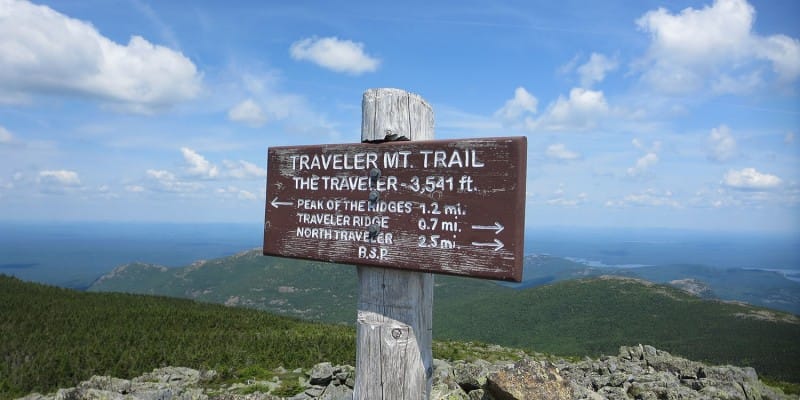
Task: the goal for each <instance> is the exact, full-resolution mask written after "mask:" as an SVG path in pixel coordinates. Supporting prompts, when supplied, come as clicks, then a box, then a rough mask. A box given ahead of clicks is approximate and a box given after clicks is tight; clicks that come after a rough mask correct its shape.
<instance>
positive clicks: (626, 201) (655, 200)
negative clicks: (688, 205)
mask: <svg viewBox="0 0 800 400" xmlns="http://www.w3.org/2000/svg"><path fill="white" fill-rule="evenodd" d="M605 206H606V207H621V208H624V207H643V206H645V207H673V208H678V207H681V203H680V202H678V201H677V200H675V199H674V198H673V194H672V191H669V190H657V189H647V190H644V191H642V192H639V193H632V194H629V195H627V196H625V197H623V198H622V199H619V200H608V201H606V204H605Z"/></svg>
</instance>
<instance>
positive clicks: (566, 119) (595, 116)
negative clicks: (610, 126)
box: [525, 88, 609, 131]
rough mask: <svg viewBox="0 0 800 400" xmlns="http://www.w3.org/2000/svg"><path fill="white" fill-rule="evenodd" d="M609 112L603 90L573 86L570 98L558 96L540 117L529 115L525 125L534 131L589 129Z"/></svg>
mask: <svg viewBox="0 0 800 400" xmlns="http://www.w3.org/2000/svg"><path fill="white" fill-rule="evenodd" d="M608 112H609V107H608V103H607V102H606V99H605V96H603V92H602V91H595V90H589V89H583V88H573V89H572V90H570V92H569V98H565V97H564V96H558V100H556V101H555V102H553V103H551V104H550V105H549V106H548V107H547V110H545V112H544V114H543V115H542V116H541V117H540V118H538V119H533V118H530V117H529V118H527V119H526V121H525V125H526V127H527V128H528V129H529V130H532V131H535V130H539V129H543V130H549V131H565V130H578V131H581V130H588V129H592V128H594V127H596V126H597V123H598V120H599V119H600V118H602V117H604V116H605V115H607V114H608Z"/></svg>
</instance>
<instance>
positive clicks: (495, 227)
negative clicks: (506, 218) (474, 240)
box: [472, 221, 506, 235]
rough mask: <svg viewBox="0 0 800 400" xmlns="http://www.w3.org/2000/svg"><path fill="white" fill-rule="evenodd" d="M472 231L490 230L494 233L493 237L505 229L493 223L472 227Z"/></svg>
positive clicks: (497, 223)
mask: <svg viewBox="0 0 800 400" xmlns="http://www.w3.org/2000/svg"><path fill="white" fill-rule="evenodd" d="M472 229H484V230H491V231H494V234H495V235H497V234H498V233H500V232H502V231H503V229H506V227H505V226H503V225H502V224H500V223H499V222H496V221H495V223H494V225H472Z"/></svg>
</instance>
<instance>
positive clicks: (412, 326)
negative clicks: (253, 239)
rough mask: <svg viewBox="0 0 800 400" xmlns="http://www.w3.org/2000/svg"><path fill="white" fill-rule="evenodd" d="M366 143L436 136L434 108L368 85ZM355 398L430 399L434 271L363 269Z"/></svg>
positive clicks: (360, 271)
mask: <svg viewBox="0 0 800 400" xmlns="http://www.w3.org/2000/svg"><path fill="white" fill-rule="evenodd" d="M361 111H362V119H361V141H362V142H375V141H384V140H395V139H396V138H398V137H405V138H407V139H409V140H431V139H433V110H432V109H431V106H430V105H429V104H428V103H427V102H425V100H423V99H422V98H421V97H420V96H418V95H416V94H412V93H408V92H406V91H404V90H399V89H369V90H367V91H366V92H365V93H364V97H363V100H362V103H361ZM358 282H359V292H358V319H357V326H356V335H357V345H356V382H355V384H356V386H355V394H354V399H355V400H394V399H397V400H400V399H402V400H417V399H420V400H421V399H428V397H429V395H430V391H431V381H432V379H431V378H432V372H433V355H432V354H431V342H432V325H433V274H431V273H423V272H415V271H404V270H397V269H387V268H379V267H366V266H360V267H358Z"/></svg>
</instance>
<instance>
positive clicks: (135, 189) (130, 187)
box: [125, 185, 145, 193]
mask: <svg viewBox="0 0 800 400" xmlns="http://www.w3.org/2000/svg"><path fill="white" fill-rule="evenodd" d="M125 190H126V191H128V192H131V193H141V192H144V191H145V188H144V187H143V186H140V185H127V186H125Z"/></svg>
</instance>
